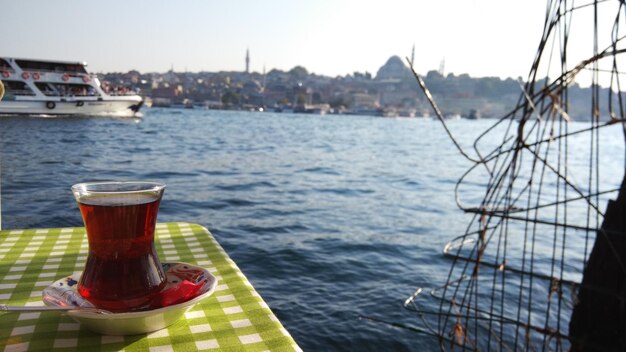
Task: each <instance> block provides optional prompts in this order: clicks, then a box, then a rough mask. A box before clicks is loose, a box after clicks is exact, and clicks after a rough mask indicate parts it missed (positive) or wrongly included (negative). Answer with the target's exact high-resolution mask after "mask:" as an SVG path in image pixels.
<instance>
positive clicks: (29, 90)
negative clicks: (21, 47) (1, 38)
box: [0, 57, 143, 117]
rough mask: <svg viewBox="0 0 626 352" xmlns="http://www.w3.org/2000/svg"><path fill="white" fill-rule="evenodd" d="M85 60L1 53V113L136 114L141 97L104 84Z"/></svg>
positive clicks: (124, 115) (141, 103) (130, 115)
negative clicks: (10, 56) (3, 54)
mask: <svg viewBox="0 0 626 352" xmlns="http://www.w3.org/2000/svg"><path fill="white" fill-rule="evenodd" d="M86 66H87V64H86V63H84V62H69V61H47V60H32V59H18V58H8V57H0V80H2V83H3V84H4V88H5V94H4V98H2V100H0V114H28V115H90V116H99V115H107V116H123V117H126V116H128V117H132V116H138V113H139V109H140V108H141V106H142V105H143V99H142V98H141V97H140V96H139V95H137V94H136V93H134V92H129V91H127V90H125V89H119V90H118V89H109V87H108V86H107V87H103V86H101V84H100V81H99V80H98V78H97V77H96V76H95V75H91V74H89V73H88V72H87V70H86V69H85V67H86Z"/></svg>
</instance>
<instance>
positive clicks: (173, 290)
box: [150, 280, 202, 309]
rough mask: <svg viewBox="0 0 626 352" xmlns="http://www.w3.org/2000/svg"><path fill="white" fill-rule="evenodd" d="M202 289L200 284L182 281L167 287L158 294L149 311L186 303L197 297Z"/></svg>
mask: <svg viewBox="0 0 626 352" xmlns="http://www.w3.org/2000/svg"><path fill="white" fill-rule="evenodd" d="M200 288H202V282H200V283H197V284H194V283H193V282H191V281H189V280H182V281H181V282H179V283H176V284H174V285H173V286H169V287H168V288H167V289H165V290H163V291H161V292H159V293H158V294H157V295H156V296H155V297H154V298H153V299H152V302H151V303H150V309H157V308H163V307H168V306H171V305H174V304H178V303H182V302H186V301H188V300H190V299H192V298H194V297H196V296H197V295H198V291H199V290H200Z"/></svg>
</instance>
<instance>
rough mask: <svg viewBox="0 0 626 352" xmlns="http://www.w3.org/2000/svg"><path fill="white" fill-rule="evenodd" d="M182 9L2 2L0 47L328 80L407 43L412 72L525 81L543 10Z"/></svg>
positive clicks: (339, 5) (131, 66)
mask: <svg viewBox="0 0 626 352" xmlns="http://www.w3.org/2000/svg"><path fill="white" fill-rule="evenodd" d="M184 4H185V6H181V5H180V3H174V2H166V1H162V0H156V1H146V0H139V1H134V2H130V3H127V2H122V1H120V0H112V1H109V2H106V3H102V2H94V1H87V2H80V1H78V0H69V1H65V2H62V3H55V2H47V1H44V0H26V1H20V2H10V3H7V4H5V5H4V6H3V12H4V13H5V16H3V17H5V20H4V21H3V22H2V23H0V32H1V33H11V36H12V38H11V40H5V41H2V43H1V44H0V52H1V53H2V55H6V56H12V57H25V58H37V59H51V60H78V61H85V62H87V63H88V64H89V70H90V71H92V72H127V71H130V70H138V71H140V72H165V71H167V70H169V69H170V68H171V67H174V69H175V70H176V71H189V72H200V71H209V72H217V71H244V70H245V69H246V67H247V64H246V61H245V58H246V52H247V51H248V50H249V53H250V54H249V70H250V71H251V72H262V71H263V70H264V69H266V70H267V71H269V70H272V69H278V70H283V71H287V70H289V69H291V68H293V67H295V66H302V67H305V68H306V69H307V70H308V71H309V73H315V74H319V75H325V76H331V77H335V76H343V75H346V74H351V73H353V72H369V73H371V74H372V75H375V74H376V71H377V70H378V68H380V67H381V66H382V65H384V63H385V62H386V61H387V60H388V59H389V57H391V56H394V55H397V56H399V57H401V58H402V59H404V58H405V57H410V56H411V49H412V47H413V46H414V45H415V68H416V71H417V72H422V73H424V72H428V71H430V70H438V69H439V67H440V65H441V63H442V60H445V72H452V73H455V74H463V73H467V74H470V75H471V76H472V77H487V76H493V77H500V78H503V79H504V78H509V77H512V78H517V77H526V75H527V73H528V71H529V69H530V66H531V63H532V60H533V58H534V55H535V53H536V49H537V45H538V43H539V39H540V36H541V32H542V29H543V21H544V18H545V14H546V3H545V2H544V1H533V2H512V1H498V0H473V1H461V0H450V1H445V2H423V1H401V0H390V1H387V2H385V6H380V5H379V3H378V2H373V1H361V2H359V1H352V0H350V1H347V0H345V1H331V0H320V1H315V2H311V3H294V2H290V1H287V0H274V1H268V2H263V3H261V2H255V1H252V0H239V1H233V2H227V3H222V2H211V1H200V0H191V1H187V2H185V3H184ZM582 44H583V43H581V45H582ZM584 44H588V43H584ZM571 45H578V43H577V42H574V43H572V44H571ZM581 50H582V49H581ZM572 52H573V53H576V50H572ZM572 56H574V57H575V56H576V55H575V54H573V55H572ZM578 56H579V57H587V56H588V55H586V54H580V55H578Z"/></svg>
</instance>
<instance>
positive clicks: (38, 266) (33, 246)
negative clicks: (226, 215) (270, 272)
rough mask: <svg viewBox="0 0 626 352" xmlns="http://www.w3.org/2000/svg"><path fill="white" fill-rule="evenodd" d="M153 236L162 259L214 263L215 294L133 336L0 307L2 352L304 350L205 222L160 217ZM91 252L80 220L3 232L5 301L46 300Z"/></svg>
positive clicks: (0, 269)
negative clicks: (1, 310)
mask: <svg viewBox="0 0 626 352" xmlns="http://www.w3.org/2000/svg"><path fill="white" fill-rule="evenodd" d="M155 236H156V241H155V243H156V247H157V251H158V253H159V258H160V260H161V262H186V263H190V264H194V265H198V266H202V267H205V268H208V269H209V271H210V272H211V273H212V274H213V275H214V276H215V277H216V278H217V279H218V285H217V288H216V290H215V292H214V293H213V295H212V296H211V297H209V298H207V299H206V300H203V301H202V302H200V303H199V304H198V305H196V306H194V308H192V309H191V310H190V311H188V312H187V313H186V314H185V316H184V317H183V318H181V319H180V320H178V321H177V322H176V323H174V324H173V325H171V326H169V327H168V328H166V329H163V330H159V331H156V332H153V333H150V334H143V335H133V336H103V335H98V334H96V333H93V332H91V331H89V330H86V329H85V328H83V327H81V325H80V324H78V323H77V322H75V321H74V320H72V319H71V318H70V317H68V316H66V315H63V314H59V313H56V312H41V313H40V312H35V313H32V312H28V313H14V312H8V313H0V351H1V350H4V351H29V350H46V351H48V350H52V349H55V350H62V349H65V350H72V351H74V350H107V351H110V350H122V349H123V350H125V351H136V350H141V351H151V352H162V351H196V350H220V351H266V350H271V351H294V350H295V351H300V348H299V347H298V345H297V344H296V342H295V341H294V340H293V338H292V337H291V336H290V335H289V332H287V330H286V329H285V328H284V327H283V326H282V324H281V323H280V321H279V320H278V319H277V318H276V316H275V315H274V314H273V313H272V311H271V309H270V308H269V307H268V305H267V304H266V303H265V302H264V301H263V298H262V297H261V296H260V295H259V294H258V293H257V292H256V290H255V289H254V287H252V285H251V284H250V282H249V281H248V280H247V279H246V277H245V276H244V275H243V274H242V272H241V270H239V268H238V267H237V265H236V264H235V262H233V260H232V259H230V257H229V256H228V254H226V252H225V251H224V249H223V248H222V247H221V246H220V245H219V243H217V241H216V240H215V239H214V238H213V236H212V235H211V233H210V232H209V231H208V230H207V229H206V228H204V227H202V226H200V225H196V224H189V223H183V222H179V223H159V224H157V227H156V235H155ZM87 251H88V243H87V236H86V235H85V229H84V228H82V227H75V228H55V229H27V230H3V231H0V303H2V304H7V305H32V306H37V305H43V302H42V300H41V292H42V290H43V289H44V288H46V287H47V286H48V285H50V284H51V283H52V282H54V281H56V280H57V279H60V278H63V277H64V276H67V275H70V274H72V273H74V272H77V271H81V270H82V268H83V267H84V265H85V261H86V258H87Z"/></svg>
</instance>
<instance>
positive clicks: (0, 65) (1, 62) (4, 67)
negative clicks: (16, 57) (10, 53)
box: [0, 59, 13, 72]
mask: <svg viewBox="0 0 626 352" xmlns="http://www.w3.org/2000/svg"><path fill="white" fill-rule="evenodd" d="M0 71H8V72H13V67H11V65H9V63H8V62H7V60H5V59H0Z"/></svg>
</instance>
